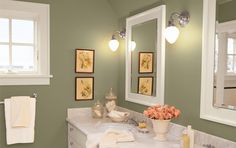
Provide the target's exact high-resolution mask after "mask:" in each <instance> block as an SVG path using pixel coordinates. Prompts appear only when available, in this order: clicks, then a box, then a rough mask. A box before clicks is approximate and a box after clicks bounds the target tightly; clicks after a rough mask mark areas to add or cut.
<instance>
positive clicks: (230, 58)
mask: <svg viewBox="0 0 236 148" xmlns="http://www.w3.org/2000/svg"><path fill="white" fill-rule="evenodd" d="M227 46H228V48H227V74H233V75H236V46H235V39H233V38H228V44H227Z"/></svg>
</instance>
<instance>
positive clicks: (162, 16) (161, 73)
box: [125, 5, 166, 106]
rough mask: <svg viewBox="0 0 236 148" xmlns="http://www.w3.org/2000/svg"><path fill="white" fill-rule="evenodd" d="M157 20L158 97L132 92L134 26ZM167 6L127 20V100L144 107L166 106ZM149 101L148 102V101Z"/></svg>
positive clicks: (161, 6)
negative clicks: (132, 38)
mask: <svg viewBox="0 0 236 148" xmlns="http://www.w3.org/2000/svg"><path fill="white" fill-rule="evenodd" d="M153 19H157V20H158V21H157V41H156V43H157V47H156V50H157V52H156V54H155V55H154V56H156V59H157V64H156V69H157V71H158V73H157V75H156V81H155V82H156V96H146V95H141V94H137V93H132V92H131V79H130V78H131V52H132V51H131V48H130V47H131V44H129V43H130V42H131V36H132V26H134V25H137V24H140V23H144V22H147V21H150V20H153ZM165 24H166V6H165V5H160V6H158V7H155V8H152V9H150V10H147V11H144V12H142V13H139V14H136V15H134V16H131V17H129V18H127V19H126V85H125V88H126V91H125V100H126V101H130V102H133V103H138V104H142V105H147V106H152V105H155V104H157V103H159V104H164V82H165V37H164V30H165ZM147 100H148V101H147Z"/></svg>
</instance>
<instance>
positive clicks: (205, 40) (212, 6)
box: [200, 0, 236, 126]
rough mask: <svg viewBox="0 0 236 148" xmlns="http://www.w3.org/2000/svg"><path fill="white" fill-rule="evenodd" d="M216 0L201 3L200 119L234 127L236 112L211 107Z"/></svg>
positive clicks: (205, 0) (206, 0) (235, 124)
mask: <svg viewBox="0 0 236 148" xmlns="http://www.w3.org/2000/svg"><path fill="white" fill-rule="evenodd" d="M215 12H216V0H204V1H203V33H202V74H201V77H202V78H201V110H200V118H202V119H205V120H210V121H214V122H218V123H222V124H227V125H230V126H236V111H233V110H229V109H224V108H219V107H215V106H213V103H214V101H213V79H214V73H213V72H214V66H213V65H214V46H215V24H216V21H215V19H216V14H215Z"/></svg>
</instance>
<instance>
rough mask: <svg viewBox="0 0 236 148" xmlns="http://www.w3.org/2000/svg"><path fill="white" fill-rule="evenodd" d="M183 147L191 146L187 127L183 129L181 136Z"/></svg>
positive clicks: (188, 147)
mask: <svg viewBox="0 0 236 148" xmlns="http://www.w3.org/2000/svg"><path fill="white" fill-rule="evenodd" d="M181 148H190V138H189V136H188V132H187V130H186V129H185V130H184V131H183V134H182V137H181Z"/></svg>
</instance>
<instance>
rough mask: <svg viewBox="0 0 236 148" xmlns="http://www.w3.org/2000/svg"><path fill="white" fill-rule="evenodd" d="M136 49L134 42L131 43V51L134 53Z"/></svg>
mask: <svg viewBox="0 0 236 148" xmlns="http://www.w3.org/2000/svg"><path fill="white" fill-rule="evenodd" d="M135 48H136V42H135V41H131V50H132V51H134V50H135Z"/></svg>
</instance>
